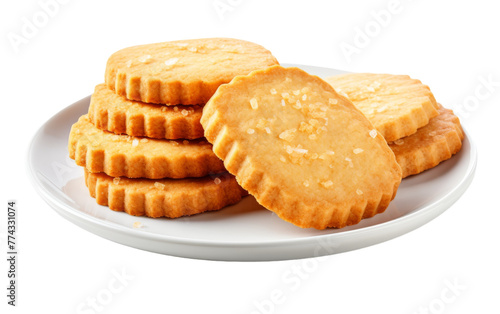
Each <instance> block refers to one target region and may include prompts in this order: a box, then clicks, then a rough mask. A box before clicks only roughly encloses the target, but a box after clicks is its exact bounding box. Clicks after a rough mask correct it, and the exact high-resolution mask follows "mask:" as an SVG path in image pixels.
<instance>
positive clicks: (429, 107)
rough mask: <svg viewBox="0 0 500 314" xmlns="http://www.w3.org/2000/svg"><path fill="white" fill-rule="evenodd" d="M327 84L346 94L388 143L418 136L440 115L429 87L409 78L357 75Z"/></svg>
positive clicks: (349, 75) (329, 79) (338, 78)
mask: <svg viewBox="0 0 500 314" xmlns="http://www.w3.org/2000/svg"><path fill="white" fill-rule="evenodd" d="M326 81H327V82H328V83H330V84H331V85H332V86H333V87H334V88H335V90H336V91H337V92H339V93H341V94H342V93H345V95H347V97H348V98H349V99H350V100H351V101H352V103H353V104H354V105H355V106H356V107H357V108H358V109H359V110H361V111H362V112H363V114H364V115H365V116H366V117H367V118H368V120H370V122H371V123H372V124H373V125H374V126H375V128H376V129H377V130H378V131H379V132H380V133H382V136H384V138H385V139H386V140H387V141H388V142H389V141H395V140H397V139H399V138H402V137H405V136H408V135H411V134H413V133H415V132H416V131H417V129H418V128H421V127H423V126H425V125H426V124H427V123H429V120H430V119H431V118H433V117H435V116H437V115H438V112H437V109H438V105H437V103H436V99H435V98H434V95H433V94H432V92H431V91H430V89H429V87H428V86H426V85H424V84H422V82H420V81H419V80H416V79H412V78H410V77H409V76H407V75H391V74H371V73H353V74H342V75H336V76H332V77H329V78H327V79H326Z"/></svg>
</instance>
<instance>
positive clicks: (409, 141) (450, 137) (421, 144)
mask: <svg viewBox="0 0 500 314" xmlns="http://www.w3.org/2000/svg"><path fill="white" fill-rule="evenodd" d="M438 112H439V115H438V116H437V117H434V118H432V119H431V120H430V122H429V124H428V125H426V126H424V127H423V128H420V129H418V131H417V132H416V133H415V134H413V135H410V136H408V137H405V138H402V139H399V140H396V141H394V142H390V143H389V147H390V148H391V149H392V151H393V152H394V155H396V160H397V161H398V164H399V165H400V166H401V169H402V170H403V178H405V177H408V176H410V175H415V174H418V173H421V172H423V171H425V170H427V169H431V168H434V167H436V166H437V165H439V164H440V163H441V162H443V161H445V160H447V159H450V158H451V157H452V156H453V155H455V154H456V153H458V152H459V151H460V149H461V148H462V141H463V139H464V132H463V130H462V126H461V125H460V120H459V119H458V117H457V116H456V115H454V114H453V111H452V110H450V109H446V108H443V107H441V108H440V109H438Z"/></svg>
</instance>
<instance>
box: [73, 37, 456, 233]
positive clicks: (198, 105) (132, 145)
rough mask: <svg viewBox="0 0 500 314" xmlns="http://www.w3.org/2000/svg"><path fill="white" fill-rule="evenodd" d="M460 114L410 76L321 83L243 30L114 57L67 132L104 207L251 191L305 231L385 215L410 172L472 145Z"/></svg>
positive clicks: (215, 202)
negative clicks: (241, 35) (245, 37)
mask: <svg viewBox="0 0 500 314" xmlns="http://www.w3.org/2000/svg"><path fill="white" fill-rule="evenodd" d="M463 137H464V134H463V131H462V129H461V126H460V122H459V121H458V118H457V117H456V116H454V115H453V112H452V111H451V110H448V109H445V108H443V107H442V106H441V105H440V104H438V103H437V102H436V100H435V98H434V96H433V94H432V93H431V91H430V89H429V87H427V86H426V85H423V84H422V83H421V82H420V81H418V80H415V79H411V78H410V77H408V76H404V75H387V74H346V75H339V76H334V77H330V78H328V79H326V81H325V80H322V79H320V78H318V77H316V76H312V75H310V74H308V73H306V72H304V71H303V70H301V69H298V68H283V67H281V66H279V64H278V62H277V61H276V59H275V58H274V57H273V56H272V54H271V53H270V52H269V51H268V50H266V49H264V48H263V47H261V46H259V45H256V44H253V43H249V42H245V41H241V40H234V39H220V38H215V39H199V40H184V41H175V42H167V43H159V44H151V45H143V46H136V47H130V48H126V49H123V50H120V51H118V52H116V53H115V54H113V55H112V56H111V57H110V58H109V60H108V63H107V67H106V74H105V84H100V85H97V87H96V89H95V92H94V94H93V96H92V99H91V103H90V107H89V112H88V114H86V115H83V116H82V117H80V119H79V121H78V122H77V123H75V124H74V125H73V127H72V129H71V133H70V137H69V153H70V157H71V158H73V159H75V161H76V163H77V164H78V165H80V166H83V167H84V168H85V182H86V184H87V187H88V189H89V191H90V195H91V196H92V197H95V198H96V200H97V203H98V204H102V205H107V206H109V207H110V208H111V209H113V210H116V211H125V212H127V213H128V214H131V215H146V216H149V217H170V218H175V217H180V216H185V215H193V214H197V213H201V212H205V211H210V210H217V209H220V208H222V207H224V206H226V205H229V204H233V203H235V202H237V201H239V200H240V199H241V197H242V196H244V195H246V194H247V193H249V194H251V195H253V196H254V197H255V198H256V200H257V201H258V202H259V204H261V205H262V206H264V207H265V208H267V209H268V210H271V211H273V212H274V213H276V214H277V215H278V216H279V217H280V218H282V219H284V220H286V221H288V222H291V223H293V224H295V225H297V226H299V227H303V228H311V227H312V228H317V229H325V228H330V227H333V228H342V227H345V226H348V225H353V224H357V223H358V222H360V221H361V220H362V219H364V218H369V217H372V216H374V215H376V214H378V213H382V212H384V211H385V209H386V208H387V207H388V206H389V203H390V202H391V201H392V200H393V199H394V197H395V196H396V193H397V190H398V187H399V185H400V183H401V180H402V178H404V177H407V176H409V175H414V174H417V173H420V172H422V171H424V170H426V169H429V168H432V167H434V166H436V165H437V164H439V163H440V162H441V161H443V160H446V159H448V158H450V157H451V156H452V155H453V154H455V153H456V152H458V151H459V150H460V148H461V146H462V140H463Z"/></svg>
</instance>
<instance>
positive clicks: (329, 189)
mask: <svg viewBox="0 0 500 314" xmlns="http://www.w3.org/2000/svg"><path fill="white" fill-rule="evenodd" d="M201 124H202V125H203V127H204V129H205V136H206V137H207V139H208V140H209V142H211V143H213V145H214V146H213V150H214V152H215V154H216V155H217V156H219V157H220V158H222V159H223V160H224V165H225V166H226V168H227V170H228V171H229V172H230V173H232V174H234V175H235V176H236V179H237V180H238V183H239V184H240V185H241V186H242V187H243V188H244V189H246V190H247V191H248V192H249V193H250V194H252V195H253V196H255V198H256V199H257V201H258V202H259V203H260V204H262V205H263V206H264V207H266V208H267V209H269V210H271V211H273V212H275V213H276V214H277V215H278V216H279V217H281V218H282V219H284V220H286V221H289V222H291V223H293V224H295V225H297V226H300V227H303V228H308V227H314V228H317V229H324V228H326V227H336V228H341V227H344V226H346V225H352V224H356V223H358V222H359V221H360V220H361V219H362V218H367V217H371V216H373V215H375V214H377V213H380V212H383V211H384V210H385V209H386V208H387V206H388V205H389V202H390V201H391V200H392V199H393V198H394V196H395V195H396V191H397V189H398V186H399V183H400V181H401V168H400V167H399V165H398V164H397V163H396V159H395V157H394V154H393V153H392V151H391V150H390V149H389V147H388V145H387V143H386V141H385V140H384V138H383V137H382V136H381V135H379V134H378V133H377V131H376V130H374V128H373V126H372V125H371V123H370V122H369V121H368V120H367V119H366V117H365V116H363V114H362V113H361V112H360V111H359V110H357V109H356V107H354V105H353V104H352V103H351V102H350V101H349V100H348V99H346V98H345V97H343V96H340V95H338V94H337V93H336V92H335V90H334V89H333V88H332V87H331V86H330V85H329V84H328V83H326V82H325V81H323V80H321V79H320V78H318V77H316V76H311V75H309V74H307V73H306V72H304V71H302V70H300V69H298V68H283V67H281V66H274V67H270V68H267V69H265V70H258V71H254V72H252V73H250V75H248V76H239V77H236V78H235V79H233V81H232V82H231V83H229V84H226V85H222V86H221V87H219V89H218V90H217V92H216V93H215V95H214V96H213V97H212V98H211V99H210V101H209V102H208V103H207V104H206V106H205V107H204V109H203V116H202V118H201Z"/></svg>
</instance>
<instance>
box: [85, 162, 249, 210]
mask: <svg viewBox="0 0 500 314" xmlns="http://www.w3.org/2000/svg"><path fill="white" fill-rule="evenodd" d="M85 184H86V185H87V187H88V189H89V192H90V196H92V197H93V198H95V199H96V202H97V204H99V205H105V206H108V207H109V208H110V209H112V210H114V211H124V212H126V213H127V214H129V215H133V216H148V217H154V218H157V217H168V218H177V217H182V216H190V215H195V214H199V213H203V212H206V211H213V210H219V209H221V208H223V207H225V206H228V205H231V204H234V203H237V202H239V201H240V200H241V198H242V197H243V196H245V195H246V194H247V192H246V191H245V190H243V189H242V188H241V187H240V186H239V185H238V183H236V180H235V179H234V177H233V176H232V175H230V174H228V173H227V172H225V173H221V174H218V175H214V176H209V177H203V178H187V179H161V180H151V179H129V178H120V177H117V178H113V177H110V176H108V175H106V174H104V173H91V172H89V171H88V170H87V169H85Z"/></svg>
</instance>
